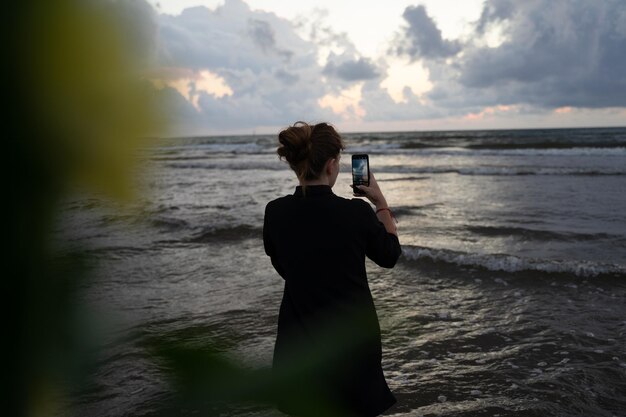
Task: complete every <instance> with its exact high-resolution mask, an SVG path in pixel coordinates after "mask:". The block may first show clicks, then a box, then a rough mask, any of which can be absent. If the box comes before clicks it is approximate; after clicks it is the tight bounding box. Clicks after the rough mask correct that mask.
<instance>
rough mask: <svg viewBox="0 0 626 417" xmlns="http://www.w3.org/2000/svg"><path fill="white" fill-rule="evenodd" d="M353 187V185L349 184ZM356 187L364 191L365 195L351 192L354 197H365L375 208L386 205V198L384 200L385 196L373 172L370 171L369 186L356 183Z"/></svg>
mask: <svg viewBox="0 0 626 417" xmlns="http://www.w3.org/2000/svg"><path fill="white" fill-rule="evenodd" d="M350 186H351V187H353V189H354V188H355V186H353V185H350ZM356 188H358V189H359V190H361V191H363V192H365V195H362V194H356V193H355V194H353V195H354V196H355V197H366V198H367V199H368V200H369V201H371V202H372V204H373V205H375V206H376V209H379V208H383V207H387V200H385V196H384V195H383V192H382V191H381V190H380V187H379V186H378V183H377V182H376V177H374V174H372V172H370V185H369V187H368V186H366V185H357V186H356Z"/></svg>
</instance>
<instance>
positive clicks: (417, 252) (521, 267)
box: [402, 245, 626, 277]
mask: <svg viewBox="0 0 626 417" xmlns="http://www.w3.org/2000/svg"><path fill="white" fill-rule="evenodd" d="M402 255H403V257H404V258H405V259H408V260H412V261H424V260H426V261H431V262H442V263H446V264H452V265H457V266H464V267H479V268H483V269H487V270H490V271H504V272H524V271H530V272H533V271H535V272H544V273H556V274H573V275H576V276H577V277H597V276H600V275H611V276H625V277H626V266H625V265H618V264H605V263H599V262H591V261H574V260H552V259H534V258H522V257H519V256H514V255H507V254H479V253H468V252H459V251H453V250H448V249H436V248H428V247H422V246H412V245H403V247H402Z"/></svg>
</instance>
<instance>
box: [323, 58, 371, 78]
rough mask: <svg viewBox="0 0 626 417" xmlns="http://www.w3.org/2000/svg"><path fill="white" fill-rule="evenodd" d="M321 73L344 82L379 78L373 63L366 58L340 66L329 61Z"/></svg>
mask: <svg viewBox="0 0 626 417" xmlns="http://www.w3.org/2000/svg"><path fill="white" fill-rule="evenodd" d="M322 73H323V74H324V75H327V76H329V77H335V78H339V79H341V80H344V81H360V80H370V79H373V78H378V77H379V76H380V73H379V72H378V70H377V68H376V66H375V65H374V63H373V62H372V61H371V60H369V59H366V58H359V59H356V60H350V61H345V62H342V63H340V64H336V63H335V62H333V61H329V62H328V63H327V64H326V66H325V67H324V70H323V71H322Z"/></svg>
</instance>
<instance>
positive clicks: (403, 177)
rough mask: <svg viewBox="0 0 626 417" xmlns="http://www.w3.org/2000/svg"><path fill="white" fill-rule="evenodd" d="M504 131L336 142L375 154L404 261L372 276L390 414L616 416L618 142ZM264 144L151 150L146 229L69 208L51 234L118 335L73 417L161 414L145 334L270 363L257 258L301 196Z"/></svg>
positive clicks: (620, 242) (265, 287)
mask: <svg viewBox="0 0 626 417" xmlns="http://www.w3.org/2000/svg"><path fill="white" fill-rule="evenodd" d="M503 132H505V133H503ZM506 132H510V131H498V132H497V133H496V134H494V133H493V131H474V132H470V133H467V132H462V133H461V134H459V133H458V132H454V133H451V132H443V133H441V132H440V133H438V134H437V135H435V136H436V137H425V136H424V135H423V134H422V133H419V132H418V133H417V134H415V133H414V132H413V133H407V132H403V133H402V134H393V135H391V134H375V133H368V134H350V135H347V141H348V148H347V150H346V152H367V153H370V155H371V161H370V163H371V165H372V169H373V170H374V171H375V172H376V176H377V179H378V180H379V181H380V184H381V187H383V189H384V191H385V193H386V195H387V200H388V202H389V204H390V205H391V206H393V207H395V208H397V210H396V212H397V215H398V219H399V224H398V226H399V233H400V242H401V243H402V245H403V248H404V254H403V255H402V257H401V260H400V262H399V263H398V265H397V266H396V268H394V269H393V270H391V271H387V270H383V269H380V268H377V267H376V266H375V265H374V264H372V263H371V262H369V261H368V263H367V267H368V276H369V278H370V285H371V288H372V293H373V296H374V301H375V303H376V307H377V310H378V314H379V318H380V320H381V329H382V331H383V349H384V352H383V365H384V369H385V374H386V376H387V377H388V378H389V380H390V385H391V386H392V389H393V390H394V392H396V393H397V397H398V400H399V402H398V404H397V405H396V406H394V407H393V409H391V410H389V412H388V413H386V415H397V416H398V417H399V416H409V415H411V416H413V415H426V414H438V415H450V416H451V415H454V416H484V415H496V414H498V415H500V416H533V415H536V416H548V415H549V416H575V415H580V416H596V415H597V416H612V415H618V416H619V415H621V414H620V413H622V414H623V410H625V409H626V395H624V394H623V393H624V392H626V348H624V346H626V343H624V342H626V340H625V337H626V336H625V335H626V319H625V317H626V307H625V306H626V303H625V302H624V301H625V299H626V286H625V285H626V281H625V280H624V278H625V273H624V271H626V251H625V250H624V249H625V248H626V226H625V225H626V217H625V216H626V215H625V214H624V211H623V207H625V206H626V186H625V185H624V184H625V181H624V178H626V129H617V128H616V129H587V130H576V129H565V130H559V131H558V132H557V133H558V135H555V134H554V132H553V131H549V130H533V131H516V133H514V134H513V135H511V134H509V133H506ZM431 136H432V135H431ZM274 140H275V138H274V137H270V136H260V135H257V136H256V137H255V138H253V140H252V139H251V138H250V137H238V138H236V139H233V138H200V139H198V138H196V139H189V140H182V141H181V140H176V141H173V142H172V143H170V144H167V145H163V146H161V147H159V148H157V149H154V150H152V151H151V153H150V154H149V158H150V165H151V169H150V171H149V173H148V175H147V176H146V177H145V179H144V182H145V186H146V189H145V195H144V196H143V197H142V198H143V201H142V202H141V203H140V206H141V207H140V211H139V213H140V214H139V216H136V215H129V214H124V213H121V212H119V211H117V209H116V208H114V207H110V206H108V205H107V204H106V203H104V202H99V201H98V200H97V199H93V200H86V199H80V198H79V199H77V200H76V201H72V202H68V204H67V213H66V214H67V216H66V218H65V219H64V221H63V223H62V224H61V225H60V227H59V228H60V234H61V239H60V240H62V241H63V243H64V244H66V245H68V246H71V245H77V246H79V247H81V248H83V249H84V250H86V251H87V252H88V253H89V254H90V255H91V257H92V258H93V259H94V260H95V261H96V263H97V265H98V269H97V274H96V276H95V277H94V279H93V281H92V282H90V283H89V285H87V286H86V288H84V290H85V294H84V298H85V300H86V301H88V302H90V303H93V304H94V305H99V306H101V307H102V308H104V309H108V310H112V311H115V312H117V313H118V314H119V315H120V317H122V318H123V319H124V320H127V324H128V329H129V335H128V336H127V338H126V339H124V342H120V343H115V344H113V345H109V346H108V347H107V349H106V351H105V352H103V353H102V358H101V366H100V367H99V369H98V371H97V374H96V378H95V382H94V384H93V386H90V387H86V389H85V392H83V393H81V395H80V396H78V397H77V398H76V399H75V403H76V404H75V406H76V410H77V414H81V415H82V414H88V415H92V416H96V417H99V416H116V415H127V414H132V415H146V416H148V415H151V416H156V415H163V414H164V413H165V410H167V407H168V398H169V388H168V386H167V384H166V383H165V382H164V380H163V372H162V370H161V369H159V368H158V367H157V366H155V365H154V364H153V363H151V362H150V360H149V358H148V357H147V356H146V352H145V351H144V350H143V348H142V342H143V341H144V340H145V338H146V337H148V336H150V335H155V334H156V335H159V334H161V335H173V336H172V337H176V338H177V339H178V340H179V341H183V342H185V343H189V344H191V345H195V346H202V345H204V344H208V343H209V342H210V341H211V340H213V339H215V338H217V339H220V338H223V339H231V338H232V339H233V340H234V341H235V342H236V343H235V345H234V347H233V349H232V352H230V354H232V355H234V356H236V357H240V358H242V360H245V361H248V362H249V363H251V364H253V365H259V366H263V365H267V364H268V363H269V360H270V359H271V352H272V348H273V342H274V338H275V330H276V329H275V326H276V317H277V314H278V305H279V302H280V296H281V295H282V280H281V279H280V277H278V276H277V275H276V274H275V272H274V271H273V269H272V267H271V264H270V263H269V260H268V259H267V257H266V255H265V254H264V252H263V249H262V242H261V240H260V232H261V228H262V216H263V209H264V206H265V203H266V202H267V201H270V200H271V199H273V198H276V197H277V196H280V195H284V194H288V193H292V192H293V188H294V187H295V185H296V184H295V181H294V179H293V178H292V173H291V172H290V171H289V169H288V167H287V166H286V165H285V164H284V163H281V162H280V161H278V158H277V157H276V155H275V153H274V151H275V148H274V142H273V141H274ZM425 145H428V146H425ZM504 145H506V146H504ZM547 145H550V146H547ZM532 146H534V147H532ZM344 159H345V158H344ZM349 182H350V177H349V170H348V167H347V166H346V165H342V172H341V173H340V176H339V178H338V181H337V184H336V186H335V187H334V189H333V190H334V192H335V193H336V194H338V195H340V196H343V197H345V198H352V196H351V193H350V190H349ZM564 352H567V353H564ZM168 411H169V413H167V414H168V415H190V414H193V413H192V411H191V410H186V411H185V410H171V409H170V410H168ZM230 415H241V416H244V415H247V416H255V415H258V416H265V415H272V414H271V412H270V411H268V410H267V409H265V408H260V409H248V410H243V411H241V412H239V413H237V412H233V413H231V414H230ZM277 415H279V414H277Z"/></svg>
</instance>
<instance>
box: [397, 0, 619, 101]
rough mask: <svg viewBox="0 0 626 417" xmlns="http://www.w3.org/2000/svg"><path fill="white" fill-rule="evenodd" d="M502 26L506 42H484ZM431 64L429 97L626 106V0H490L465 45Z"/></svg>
mask: <svg viewBox="0 0 626 417" xmlns="http://www.w3.org/2000/svg"><path fill="white" fill-rule="evenodd" d="M495 29H497V30H499V31H500V33H501V34H502V36H503V42H502V43H501V44H499V45H497V47H489V46H487V45H486V44H485V42H480V40H481V39H483V35H486V34H489V33H490V32H491V31H493V30H495ZM434 32H436V31H434ZM407 36H408V35H407ZM422 56H423V57H424V55H422ZM426 58H428V56H426ZM425 64H426V66H427V67H428V68H429V70H430V73H431V81H433V83H434V86H435V87H434V89H433V90H432V91H431V92H430V93H429V95H428V97H429V99H431V100H432V101H433V103H435V104H436V105H439V106H443V107H447V108H449V109H451V111H454V110H453V109H457V108H469V107H471V106H476V105H482V106H491V105H499V104H505V105H511V104H513V105H517V104H519V105H528V106H533V107H539V108H558V107H564V106H571V107H580V108H601V107H622V106H626V3H624V2H623V1H621V0H601V1H600V0H598V1H593V2H591V1H585V0H536V1H532V2H512V1H507V0H488V1H487V2H486V3H485V5H484V9H483V12H482V15H481V17H480V19H479V20H478V21H477V22H476V25H475V32H474V36H473V37H471V38H470V41H468V42H467V43H466V44H465V45H464V46H463V53H462V54H458V55H457V56H455V57H453V58H452V62H451V63H449V64H444V63H442V62H438V61H437V60H433V59H430V60H429V59H426V60H425Z"/></svg>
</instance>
